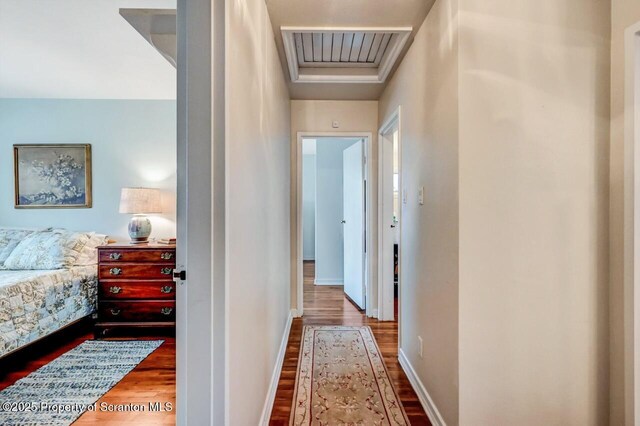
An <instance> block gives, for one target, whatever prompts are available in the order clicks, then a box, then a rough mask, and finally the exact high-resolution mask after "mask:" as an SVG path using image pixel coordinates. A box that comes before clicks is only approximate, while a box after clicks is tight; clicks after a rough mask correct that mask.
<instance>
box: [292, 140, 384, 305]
mask: <svg viewBox="0 0 640 426" xmlns="http://www.w3.org/2000/svg"><path fill="white" fill-rule="evenodd" d="M313 138H363V139H364V140H365V159H364V161H365V179H366V181H367V185H366V190H367V195H366V203H365V207H366V209H367V212H366V215H365V223H366V228H367V229H366V232H365V237H366V239H367V244H366V255H365V274H364V277H365V285H366V287H367V291H366V297H367V299H366V302H365V304H366V305H365V306H366V308H365V313H366V315H367V316H368V317H372V316H374V314H375V312H374V309H372V308H373V307H372V306H371V303H369V302H370V301H371V300H372V298H371V297H372V294H373V293H372V288H371V287H372V279H371V277H372V276H373V255H372V250H371V241H372V240H371V237H372V229H371V228H372V226H373V224H372V222H371V209H372V208H373V205H372V202H371V198H372V197H371V193H372V191H373V182H372V180H373V179H372V176H373V165H372V161H371V158H372V155H373V147H372V146H371V145H372V144H373V134H372V133H371V132H297V137H296V170H297V172H296V194H297V196H296V199H297V201H296V218H297V224H296V228H297V241H296V256H295V257H296V312H295V316H296V317H301V316H302V315H303V314H304V274H303V268H304V267H303V229H304V228H303V220H304V219H303V214H302V140H303V139H313Z"/></svg>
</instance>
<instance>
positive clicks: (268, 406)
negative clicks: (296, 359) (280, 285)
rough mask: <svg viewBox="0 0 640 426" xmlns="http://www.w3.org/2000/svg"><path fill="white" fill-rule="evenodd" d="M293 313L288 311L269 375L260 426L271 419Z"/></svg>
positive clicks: (264, 425) (265, 424)
mask: <svg viewBox="0 0 640 426" xmlns="http://www.w3.org/2000/svg"><path fill="white" fill-rule="evenodd" d="M294 311H295V309H292V310H291V311H289V317H288V318H287V324H286V325H285V327H284V333H283V335H282V340H281V341H280V350H279V351H278V357H277V358H276V365H275V366H274V368H273V374H272V375H271V384H270V385H269V392H267V399H266V400H265V402H264V407H263V408H262V416H260V425H262V426H267V425H268V424H269V420H270V419H271V411H272V410H273V404H274V402H275V400H276V391H277V390H278V381H280V373H282V364H283V363H284V356H285V353H286V352H287V343H289V332H290V331H291V323H292V322H293V318H294V316H295V315H294Z"/></svg>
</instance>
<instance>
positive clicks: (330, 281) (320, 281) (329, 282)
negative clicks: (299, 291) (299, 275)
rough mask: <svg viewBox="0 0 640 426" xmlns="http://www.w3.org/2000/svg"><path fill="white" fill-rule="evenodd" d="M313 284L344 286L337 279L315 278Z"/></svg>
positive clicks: (341, 281)
mask: <svg viewBox="0 0 640 426" xmlns="http://www.w3.org/2000/svg"><path fill="white" fill-rule="evenodd" d="M313 283H314V284H315V285H344V281H343V280H341V279H338V278H320V279H318V278H316V279H315V280H313Z"/></svg>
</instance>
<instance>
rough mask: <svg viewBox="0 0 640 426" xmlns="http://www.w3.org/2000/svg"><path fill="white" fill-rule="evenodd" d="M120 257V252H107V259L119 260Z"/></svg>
mask: <svg viewBox="0 0 640 426" xmlns="http://www.w3.org/2000/svg"><path fill="white" fill-rule="evenodd" d="M121 257H122V253H110V254H109V259H111V260H120V258H121Z"/></svg>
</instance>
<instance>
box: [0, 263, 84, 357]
mask: <svg viewBox="0 0 640 426" xmlns="http://www.w3.org/2000/svg"><path fill="white" fill-rule="evenodd" d="M96 293H97V268H96V266H95V265H94V266H77V267H73V268H69V269H59V270H55V271H7V270H0V357H1V356H3V355H5V354H7V353H9V352H12V351H13V350H15V349H17V348H19V347H21V346H24V345H26V344H27V343H30V342H32V341H34V340H37V339H39V338H41V337H43V336H46V335H48V334H50V333H52V332H54V331H56V330H58V329H60V328H61V327H64V326H65V325H67V324H69V323H71V322H73V321H75V320H77V319H80V318H82V317H84V316H86V315H89V314H91V313H92V312H93V311H94V310H95V304H96Z"/></svg>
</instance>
